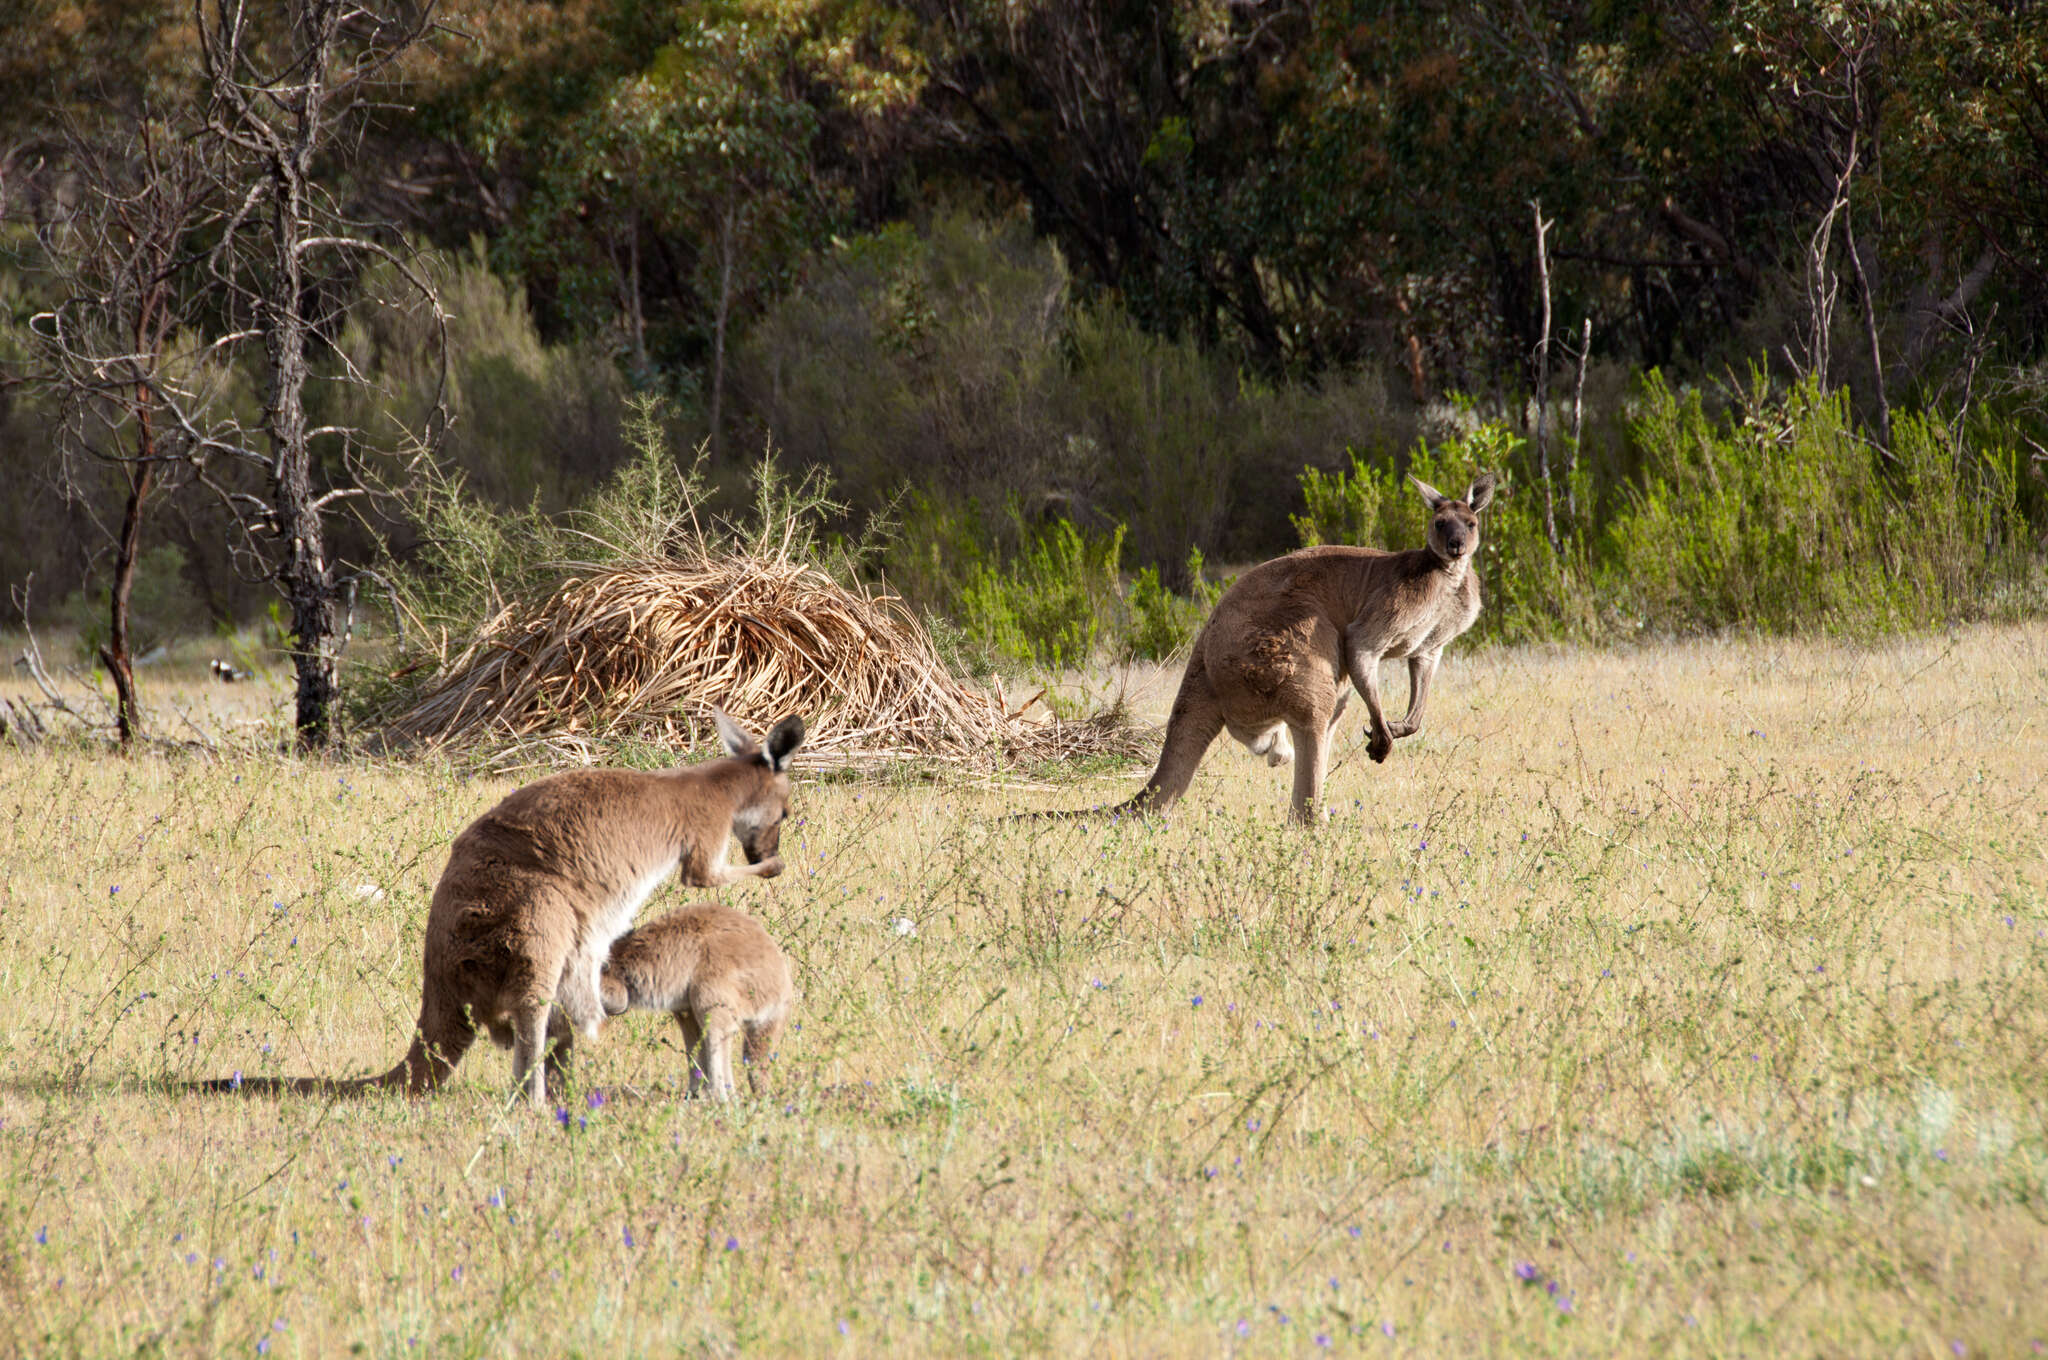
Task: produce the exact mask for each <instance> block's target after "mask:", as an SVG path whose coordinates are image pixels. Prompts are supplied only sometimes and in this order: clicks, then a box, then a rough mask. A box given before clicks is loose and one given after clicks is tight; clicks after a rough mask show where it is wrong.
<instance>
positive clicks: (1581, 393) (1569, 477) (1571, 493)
mask: <svg viewBox="0 0 2048 1360" xmlns="http://www.w3.org/2000/svg"><path fill="white" fill-rule="evenodd" d="M1592 353H1593V318H1592V317H1590V316H1589V317H1587V318H1586V326H1585V329H1584V330H1583V331H1582V332H1580V335H1579V374H1578V377H1577V379H1576V380H1575V381H1574V382H1573V383H1572V454H1571V460H1570V461H1569V462H1568V463H1566V464H1565V470H1564V508H1565V513H1566V514H1568V515H1570V516H1571V518H1572V523H1573V524H1577V523H1578V522H1579V493H1578V488H1577V485H1576V482H1577V479H1578V475H1579V449H1580V448H1581V447H1583V445H1582V443H1581V440H1582V438H1583V436H1584V434H1585V428H1586V360H1587V358H1589V357H1590V356H1591V355H1592Z"/></svg>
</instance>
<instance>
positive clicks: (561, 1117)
mask: <svg viewBox="0 0 2048 1360" xmlns="http://www.w3.org/2000/svg"><path fill="white" fill-rule="evenodd" d="M555 1122H556V1123H557V1124H560V1125H561V1126H562V1127H563V1128H565V1129H566V1128H568V1127H569V1111H568V1110H566V1109H564V1108H563V1107H562V1106H560V1105H557V1106H556V1107H555Z"/></svg>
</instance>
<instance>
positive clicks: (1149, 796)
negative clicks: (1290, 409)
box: [1098, 476, 1493, 821]
mask: <svg viewBox="0 0 2048 1360" xmlns="http://www.w3.org/2000/svg"><path fill="white" fill-rule="evenodd" d="M1415 485H1416V486H1417V488H1418V489H1420V491H1421V492H1422V496H1423V499H1424V500H1425V501H1427V502H1428V503H1429V506H1430V509H1431V511H1432V512H1433V513H1432V515H1431V517H1430V525H1429V546H1428V547H1425V548H1414V549H1410V550H1408V551H1406V552H1382V551H1380V550H1378V549H1376V548H1351V547H1342V546H1334V545H1333V546H1326V547H1319V548H1304V549H1302V550H1301V551H1300V552H1294V553H1289V554H1287V556H1285V557H1277V558H1274V559H1273V560H1272V561H1270V562H1264V563H1261V564H1260V565H1258V566H1256V567H1254V568H1252V569H1251V570H1250V571H1248V572H1246V573H1245V574H1244V575H1243V576H1240V577H1239V578H1238V579H1237V581H1236V582H1235V583H1234V584H1232V586H1231V587H1230V589H1229V590H1227V591H1225V592H1224V593H1223V598H1222V599H1221V600H1218V601H1217V602H1216V610H1215V612H1214V613H1213V614H1211V615H1210V616H1209V621H1208V623H1207V624H1205V625H1203V628H1202V631H1201V632H1200V633H1199V634H1197V635H1196V637H1195V643H1194V650H1193V653H1192V655H1191V656H1190V657H1189V658H1188V668H1187V672H1186V673H1185V674H1184V675H1183V676H1182V677H1181V682H1180V691H1179V692H1178V693H1177V694H1176V695H1175V696H1174V700H1173V712H1172V715H1171V716H1170V717H1169V718H1168V719H1167V724H1166V744H1165V749H1164V750H1163V751H1162V752H1161V753H1160V757H1159V765H1158V768H1157V769H1155V770H1154V771H1153V772H1152V777H1151V779H1149V780H1147V781H1146V783H1145V787H1144V788H1143V789H1141V790H1139V792H1138V794H1137V796H1136V797H1134V798H1132V799H1131V800H1130V801H1129V802H1126V803H1122V804H1119V805H1117V806H1116V807H1114V808H1105V809H1098V811H1114V812H1156V811H1159V810H1162V809H1164V808H1167V807H1170V806H1171V805H1172V804H1173V803H1174V802H1175V801H1176V800H1178V799H1179V798H1180V796H1181V795H1182V794H1183V793H1185V792H1187V788H1188V784H1189V783H1190V782H1191V781H1192V780H1193V779H1194V777H1195V767H1196V766H1198V765H1200V764H1201V762H1202V757H1203V756H1204V755H1205V754H1206V753H1207V752H1208V750H1209V745H1210V743H1211V742H1213V741H1214V740H1215V739H1216V734H1217V733H1218V732H1221V731H1224V730H1226V729H1227V730H1228V731H1229V732H1230V735H1231V736H1233V737H1235V738H1236V739H1237V740H1239V741H1241V742H1243V743H1244V744H1245V745H1246V746H1248V747H1250V748H1251V750H1252V752H1253V753H1254V754H1255V755H1262V756H1265V757H1266V759H1267V761H1268V762H1269V763H1271V764H1274V765H1282V764H1285V763H1286V762H1287V761H1288V760H1290V759H1291V760H1293V761H1294V816H1295V818H1296V819H1297V820H1300V821H1308V820H1310V819H1311V818H1312V817H1313V816H1314V809H1315V808H1316V807H1317V806H1318V805H1319V804H1320V802H1321V800H1322V796H1323V775H1324V772H1325V767H1326V764H1327V761H1328V759H1329V734H1330V730H1331V728H1332V727H1333V726H1334V725H1335V723H1336V721H1337V719H1338V717H1340V716H1341V715H1342V714H1343V712H1344V705H1345V701H1346V700H1347V699H1348V698H1349V697H1350V696H1349V695H1348V694H1346V693H1344V692H1343V683H1344V681H1345V680H1346V679H1347V678H1348V679H1349V680H1350V682H1351V685H1352V687H1353V688H1354V689H1356V690H1357V691H1358V694H1359V696H1360V697H1361V698H1363V699H1364V700H1365V706H1366V709H1367V711H1368V713H1369V715H1370V722H1371V724H1372V736H1371V738H1370V740H1369V742H1368V744H1367V747H1366V751H1367V754H1369V755H1370V756H1371V757H1372V758H1373V759H1374V760H1375V761H1383V760H1385V759H1386V758H1387V755H1388V753H1389V752H1390V751H1392V750H1393V746H1394V740H1395V739H1396V738H1398V737H1408V736H1413V735H1414V734H1415V733H1417V732H1420V731H1421V730H1422V716H1423V709H1424V707H1425V706H1426V705H1427V703H1428V701H1429V682H1430V680H1431V678H1432V677H1433V676H1434V675H1435V674H1436V667H1437V661H1438V659H1439V658H1440V657H1441V656H1442V655H1443V650H1444V647H1445V646H1446V645H1447V644H1448V643H1449V642H1450V641H1451V640H1452V639H1453V638H1456V637H1457V636H1458V635H1459V634H1460V633H1463V632H1464V631H1465V630H1466V629H1467V628H1470V627H1471V626H1472V621H1473V620H1474V619H1476V618H1478V617H1479V578H1478V577H1477V576H1475V575H1474V574H1473V572H1472V559H1473V558H1474V557H1475V556H1476V555H1477V553H1478V551H1479V512H1480V511H1481V510H1483V509H1485V508H1486V505H1487V503H1488V502H1489V501H1491V500H1492V498H1493V478H1492V477H1490V476H1486V477H1481V478H1480V479H1479V480H1478V481H1476V482H1474V483H1473V484H1472V488H1471V490H1469V491H1468V492H1467V493H1466V499H1465V500H1452V499H1450V498H1449V497H1446V496H1442V495H1439V494H1438V493H1437V492H1436V491H1435V490H1434V489H1433V488H1431V487H1429V486H1427V485H1426V484H1424V483H1422V482H1417V483H1416V484H1415ZM1388 657H1402V658H1406V659H1407V662H1408V714H1407V716H1406V717H1404V718H1402V719H1401V721H1399V722H1395V723H1390V722H1388V721H1387V719H1386V716H1385V714H1384V713H1382V712H1381V708H1380V684H1379V665H1380V661H1381V660H1382V659H1383V658H1388Z"/></svg>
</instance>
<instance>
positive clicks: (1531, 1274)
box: [1515, 1261, 1542, 1284]
mask: <svg viewBox="0 0 2048 1360" xmlns="http://www.w3.org/2000/svg"><path fill="white" fill-rule="evenodd" d="M1541 1273H1542V1272H1541V1271H1539V1270H1537V1269H1536V1263H1535V1262H1534V1261H1517V1262H1515V1278H1516V1279H1518V1280H1520V1281H1521V1282H1522V1283H1523V1284H1534V1283H1536V1277H1537V1276H1538V1275H1539V1274H1541Z"/></svg>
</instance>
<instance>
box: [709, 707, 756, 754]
mask: <svg viewBox="0 0 2048 1360" xmlns="http://www.w3.org/2000/svg"><path fill="white" fill-rule="evenodd" d="M711 722H712V725H713V726H714V727H716V728H717V729H718V739H719V740H720V741H722V742H724V743H725V753H726V754H727V755H729V756H743V755H747V754H748V753H750V752H752V751H753V750H755V749H756V748H755V745H754V739H753V738H752V737H750V736H748V735H747V729H746V728H744V727H741V726H740V725H739V724H738V723H736V722H734V721H733V720H732V719H731V718H728V717H726V716H725V710H724V709H722V708H720V707H718V705H716V704H713V705H712V706H711Z"/></svg>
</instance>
